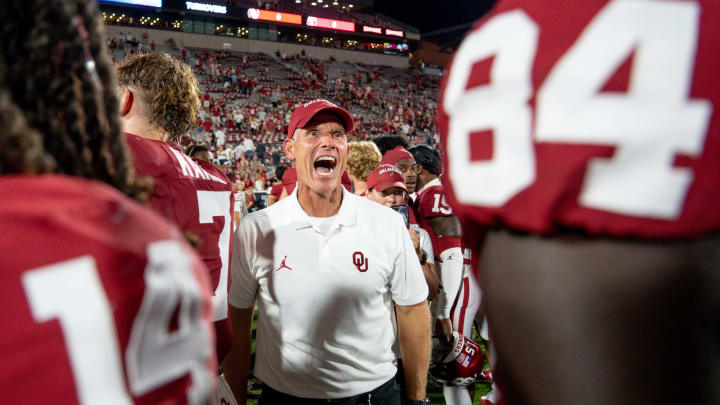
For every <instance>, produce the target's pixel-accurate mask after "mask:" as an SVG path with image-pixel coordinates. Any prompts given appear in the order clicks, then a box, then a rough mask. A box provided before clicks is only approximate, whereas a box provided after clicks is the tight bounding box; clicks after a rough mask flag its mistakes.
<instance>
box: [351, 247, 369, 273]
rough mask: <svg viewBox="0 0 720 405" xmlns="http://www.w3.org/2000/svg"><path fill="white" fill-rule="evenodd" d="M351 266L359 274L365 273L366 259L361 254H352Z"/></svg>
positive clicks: (366, 267)
mask: <svg viewBox="0 0 720 405" xmlns="http://www.w3.org/2000/svg"><path fill="white" fill-rule="evenodd" d="M352 258H353V265H354V266H355V267H356V268H357V269H358V271H359V272H361V273H365V272H366V271H367V269H368V259H367V258H366V257H365V255H364V254H363V252H355V253H353V256H352Z"/></svg>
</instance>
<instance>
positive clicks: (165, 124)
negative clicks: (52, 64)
mask: <svg viewBox="0 0 720 405" xmlns="http://www.w3.org/2000/svg"><path fill="white" fill-rule="evenodd" d="M117 71H118V78H119V88H120V92H121V94H122V98H121V103H120V120H121V122H122V123H123V125H124V128H125V131H126V139H127V142H128V146H129V147H130V151H131V153H132V157H133V163H134V165H135V170H136V171H137V173H138V175H141V176H150V177H152V178H153V179H154V180H155V189H154V192H153V194H152V196H151V197H150V206H151V207H152V208H153V209H154V210H155V211H157V212H158V213H160V214H161V215H162V216H164V217H166V218H168V219H169V220H171V221H172V222H174V223H176V224H177V225H178V226H179V227H180V229H181V230H182V231H184V232H186V233H189V234H191V235H192V237H195V238H197V239H199V242H198V246H197V249H198V252H199V253H200V256H201V257H202V259H203V261H204V262H205V265H206V266H207V268H208V270H209V271H210V279H211V282H212V292H213V307H214V315H213V320H214V321H215V322H216V324H215V329H216V334H217V354H218V359H219V360H220V361H222V359H223V357H225V355H226V354H227V353H228V352H229V351H230V345H231V344H232V343H231V342H232V331H231V327H230V323H229V320H228V319H227V291H228V265H229V263H230V252H231V245H230V244H231V242H232V238H231V237H230V236H231V234H232V229H233V223H232V221H233V202H232V200H233V196H232V184H231V183H230V181H229V180H228V179H227V177H225V174H224V173H223V172H222V171H220V170H219V169H218V168H217V167H215V166H214V165H213V164H211V163H209V162H207V161H205V160H201V159H198V158H191V157H189V156H187V155H185V154H183V152H182V150H181V149H180V147H179V146H178V145H177V143H176V142H177V141H179V140H180V137H181V136H182V135H184V134H186V133H187V132H188V131H190V130H191V129H192V128H193V127H194V125H195V122H196V121H197V113H198V109H199V108H200V97H199V94H200V93H199V90H198V85H197V81H196V79H195V76H194V75H193V73H192V70H191V69H190V67H189V66H187V65H186V64H184V63H182V62H180V61H179V60H177V59H175V58H173V57H172V56H170V55H168V54H163V53H159V52H155V53H149V54H139V55H134V56H129V57H127V58H125V59H124V60H123V61H122V62H120V64H119V66H118V69H117Z"/></svg>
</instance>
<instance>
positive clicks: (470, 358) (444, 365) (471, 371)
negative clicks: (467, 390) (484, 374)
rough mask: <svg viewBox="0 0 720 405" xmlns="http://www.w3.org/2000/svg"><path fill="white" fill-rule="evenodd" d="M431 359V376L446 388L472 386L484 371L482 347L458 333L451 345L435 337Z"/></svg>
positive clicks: (455, 333)
mask: <svg viewBox="0 0 720 405" xmlns="http://www.w3.org/2000/svg"><path fill="white" fill-rule="evenodd" d="M431 357H432V362H431V364H430V370H429V371H430V376H431V377H432V378H433V379H434V380H435V381H437V382H439V383H441V384H443V385H446V386H448V385H449V386H464V385H469V384H472V383H473V382H474V381H475V378H476V377H477V374H478V373H479V372H480V371H482V366H483V354H482V350H481V349H480V346H478V344H477V343H475V342H473V341H472V340H470V339H468V338H467V337H465V336H463V335H461V334H460V333H458V332H453V336H452V342H450V344H448V343H446V342H443V341H442V339H440V338H437V337H434V338H433V349H432V355H431Z"/></svg>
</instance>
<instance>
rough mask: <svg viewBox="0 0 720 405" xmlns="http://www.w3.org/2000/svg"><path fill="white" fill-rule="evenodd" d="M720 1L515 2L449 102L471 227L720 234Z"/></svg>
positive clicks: (447, 85) (486, 29)
mask: <svg viewBox="0 0 720 405" xmlns="http://www.w3.org/2000/svg"><path fill="white" fill-rule="evenodd" d="M718 17H720V3H718V2H716V1H712V0H700V1H679V0H662V1H661V0H588V1H582V2H578V1H574V0H557V1H553V2H547V1H543V0H508V1H505V0H501V1H500V2H499V4H498V6H497V7H496V9H495V10H493V11H492V12H491V13H490V14H489V15H488V16H486V17H485V18H483V19H481V20H480V21H479V22H478V23H477V24H476V25H475V27H474V28H473V29H472V30H471V31H470V32H469V33H468V35H467V37H466V38H465V40H464V41H463V43H462V44H461V45H460V47H459V48H458V51H457V52H456V54H455V56H454V57H453V61H452V63H451V65H450V67H449V68H448V72H447V74H446V77H445V79H444V82H443V86H442V89H441V92H440V105H439V108H438V126H439V128H440V132H441V137H442V145H443V149H444V150H445V152H446V154H447V159H445V173H446V175H445V176H444V177H445V181H446V183H447V186H448V187H447V188H446V191H447V193H448V198H449V200H450V202H451V205H453V207H454V208H455V209H456V213H457V214H458V215H459V216H460V217H463V218H464V219H465V220H470V221H471V222H475V223H479V224H484V225H494V224H498V223H502V224H504V225H506V226H508V227H511V228H514V229H518V230H523V231H527V232H533V233H540V234H546V233H550V232H552V231H553V230H556V229H557V228H559V227H563V228H576V229H577V228H579V229H583V230H585V231H586V232H588V233H591V234H596V235H609V236H631V237H640V238H684V237H693V236H698V235H702V234H705V233H708V232H711V231H713V230H717V229H718V228H720V210H719V209H717V205H718V202H720V175H719V173H720V127H719V126H718V124H719V123H720V122H719V121H718V115H717V111H715V110H716V108H717V106H718V104H719V103H720V79H718V76H717V72H718V71H720V56H719V54H718V53H717V49H718V48H719V47H720V26H719V25H718V24H717V23H716V22H717V19H718Z"/></svg>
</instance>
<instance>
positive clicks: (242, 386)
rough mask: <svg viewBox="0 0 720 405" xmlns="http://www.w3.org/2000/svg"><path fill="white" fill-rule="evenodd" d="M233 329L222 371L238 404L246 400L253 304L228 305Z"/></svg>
mask: <svg viewBox="0 0 720 405" xmlns="http://www.w3.org/2000/svg"><path fill="white" fill-rule="evenodd" d="M228 309H229V315H230V323H231V324H232V330H233V344H232V349H231V350H230V353H229V354H228V355H227V356H226V357H225V360H224V361H223V364H222V366H223V373H224V374H225V380H226V381H227V383H228V385H229V386H230V389H231V390H232V392H233V394H234V395H235V400H236V401H237V403H238V404H244V403H246V400H247V383H248V373H249V371H250V346H251V343H252V320H253V309H254V304H253V305H251V306H250V308H235V307H234V306H232V305H229V306H228Z"/></svg>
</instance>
